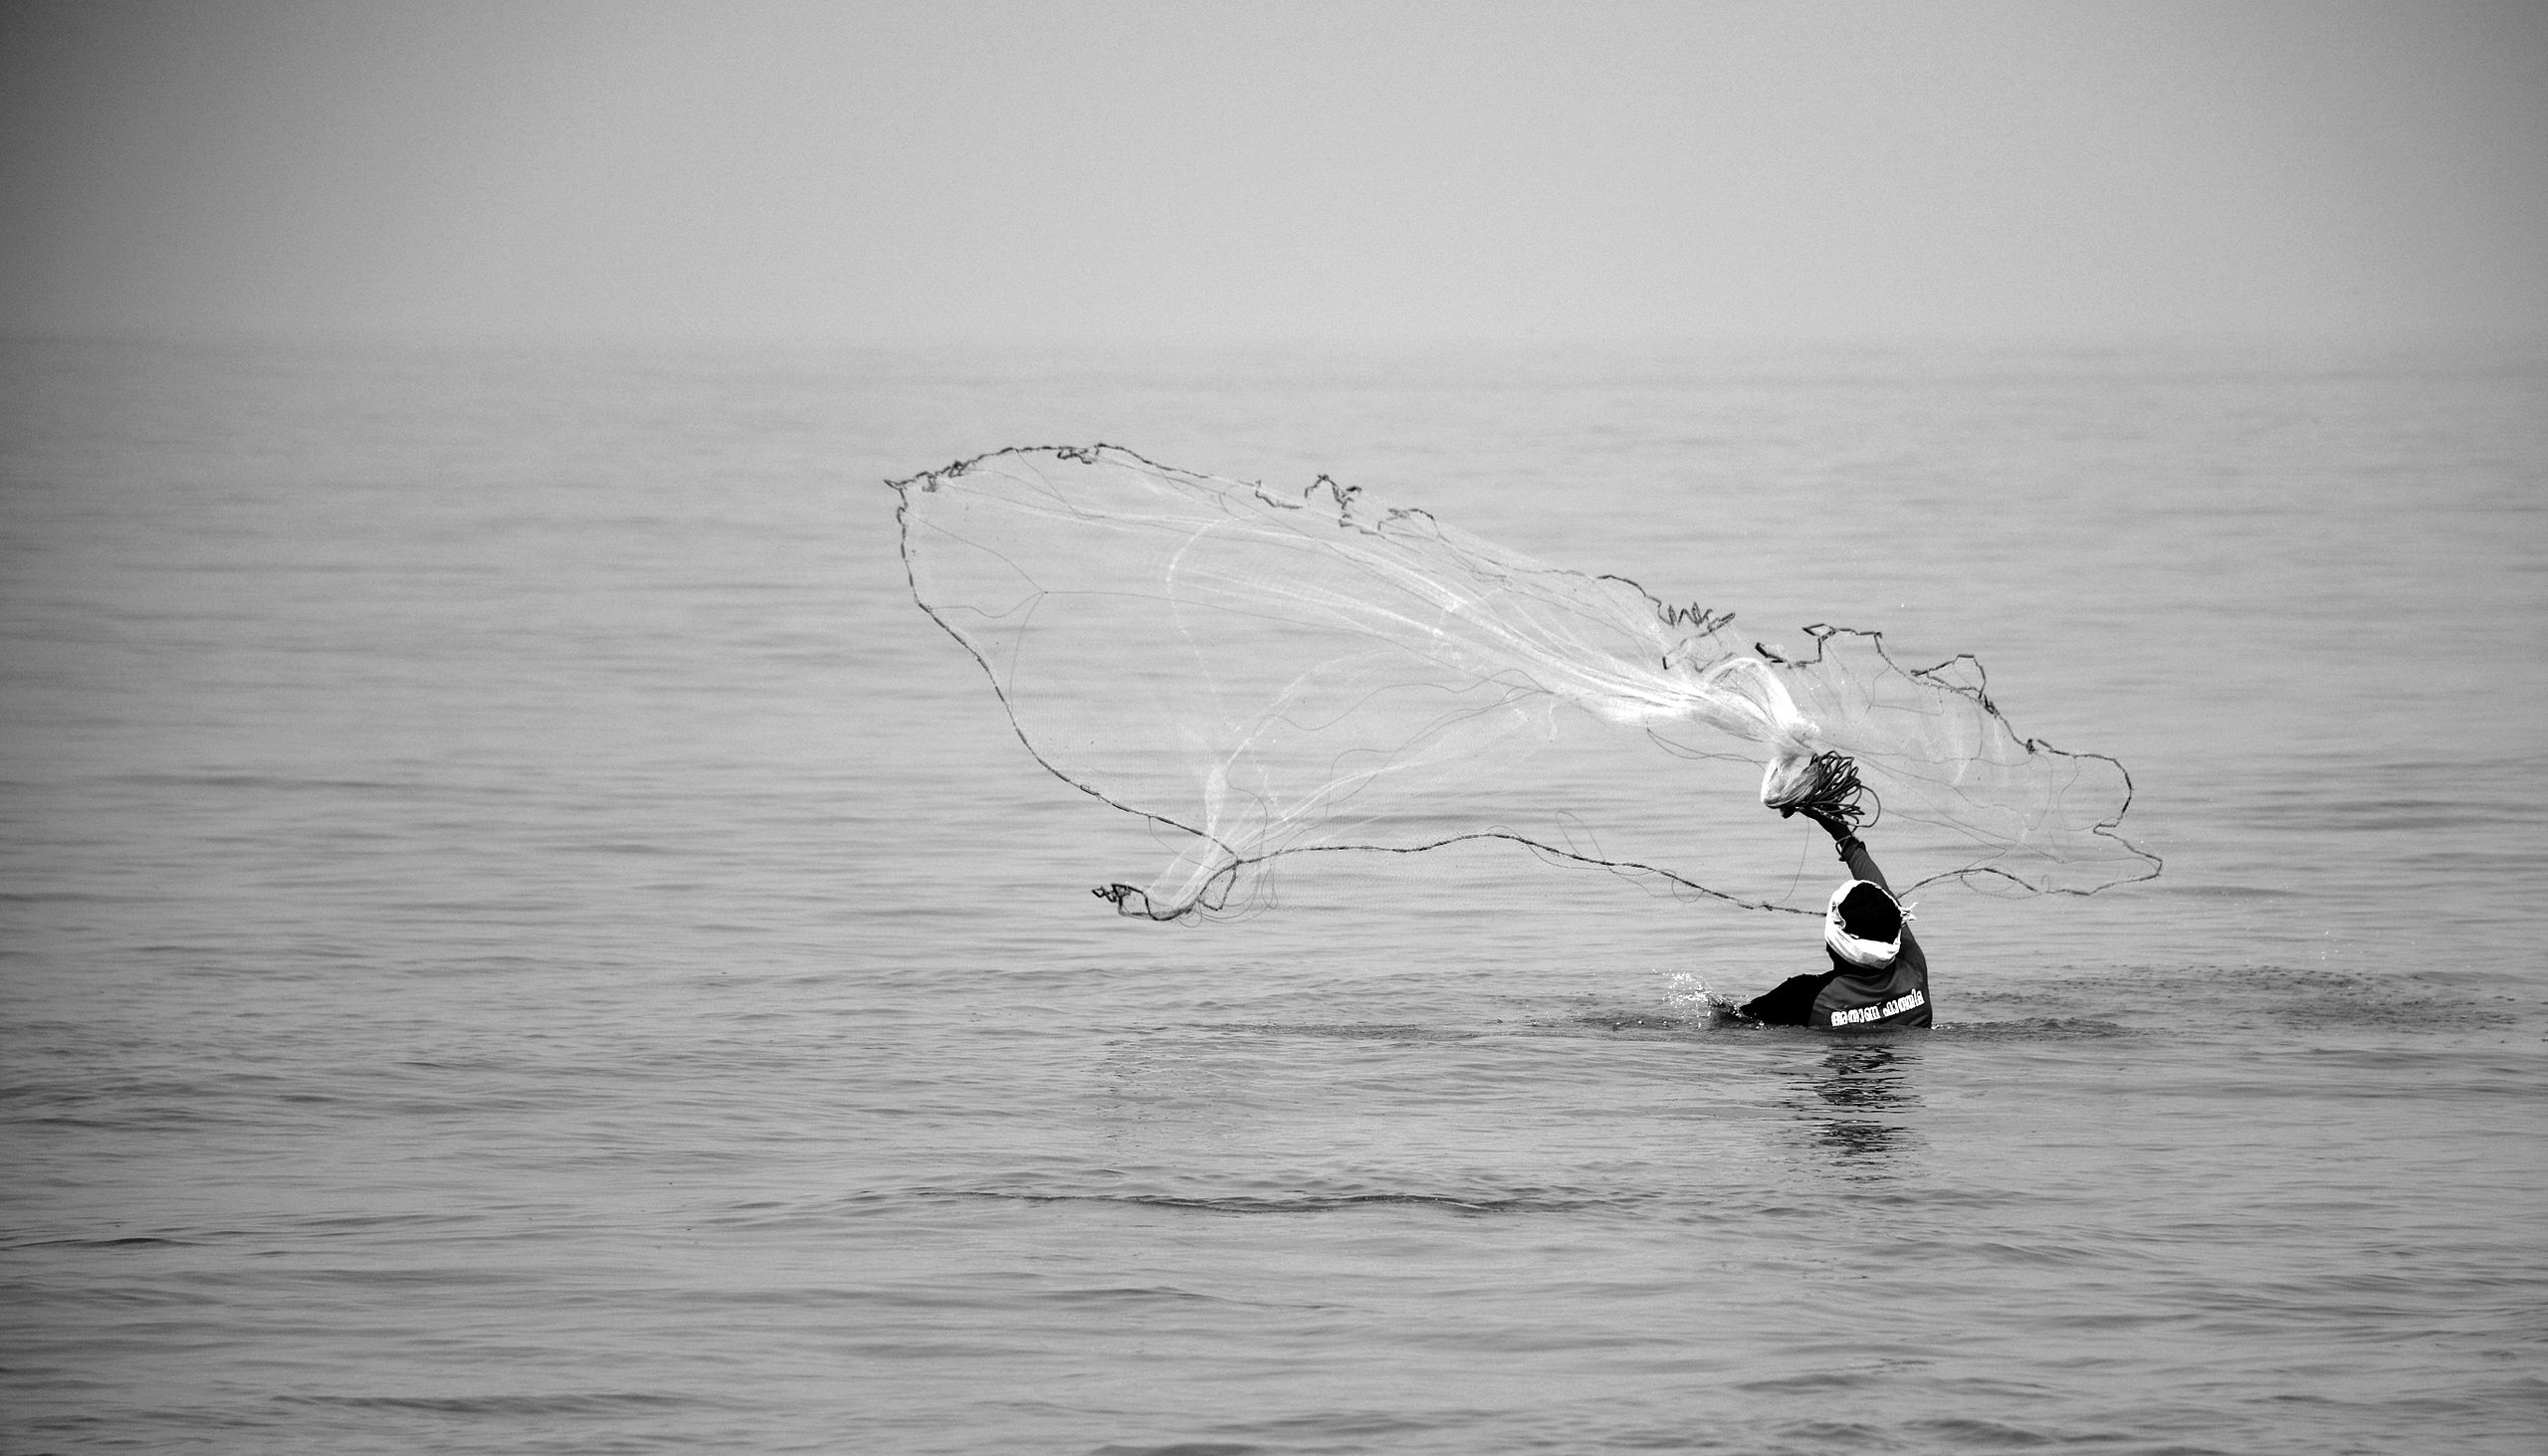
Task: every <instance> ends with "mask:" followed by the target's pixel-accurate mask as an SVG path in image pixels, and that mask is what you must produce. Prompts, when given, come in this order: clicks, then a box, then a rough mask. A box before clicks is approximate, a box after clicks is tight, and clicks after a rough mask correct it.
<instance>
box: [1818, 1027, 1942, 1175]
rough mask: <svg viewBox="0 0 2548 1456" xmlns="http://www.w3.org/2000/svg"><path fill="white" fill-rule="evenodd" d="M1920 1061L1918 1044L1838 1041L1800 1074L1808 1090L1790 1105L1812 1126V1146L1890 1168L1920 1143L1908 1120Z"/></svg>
mask: <svg viewBox="0 0 2548 1456" xmlns="http://www.w3.org/2000/svg"><path fill="white" fill-rule="evenodd" d="M1919 1060H1920V1053H1919V1047H1918V1045H1917V1044H1916V1043H1913V1044H1896V1043H1893V1042H1889V1041H1885V1042H1875V1041H1854V1040H1852V1041H1841V1042H1835V1043H1833V1044H1832V1046H1831V1047H1830V1048H1829V1049H1828V1050H1827V1051H1825V1052H1824V1053H1823V1056H1822V1060H1821V1062H1820V1063H1819V1064H1818V1065H1816V1066H1814V1067H1813V1068H1811V1069H1810V1070H1807V1071H1805V1072H1804V1073H1802V1074H1801V1078H1800V1080H1801V1081H1802V1083H1803V1084H1804V1085H1803V1089H1802V1090H1803V1093H1804V1094H1805V1095H1803V1096H1799V1097H1797V1098H1794V1099H1792V1100H1791V1101H1790V1102H1789V1104H1788V1105H1789V1106H1790V1107H1791V1108H1793V1109H1795V1110H1796V1112H1797V1113H1798V1115H1799V1116H1801V1117H1802V1118H1803V1119H1804V1120H1805V1125H1806V1127H1807V1128H1809V1129H1810V1130H1811V1133H1812V1143H1813V1145H1815V1146H1817V1147H1820V1148H1822V1149H1823V1150H1825V1151H1827V1152H1829V1153H1831V1154H1832V1156H1833V1157H1835V1158H1836V1159H1837V1160H1838V1161H1839V1162H1840V1163H1841V1164H1842V1165H1843V1166H1845V1167H1848V1168H1850V1169H1852V1170H1854V1171H1858V1172H1862V1173H1873V1172H1879V1171H1889V1170H1890V1167H1889V1165H1890V1164H1892V1163H1893V1162H1894V1161H1896V1160H1897V1159H1898V1158H1900V1157H1901V1156H1902V1155H1903V1154H1904V1153H1906V1152H1908V1151H1910V1150H1912V1148H1914V1147H1915V1146H1916V1145H1917V1144H1918V1139H1917V1136H1916V1135H1915V1134H1914V1133H1913V1131H1912V1130H1911V1129H1910V1128H1909V1127H1907V1126H1905V1124H1904V1119H1905V1117H1906V1116H1907V1115H1908V1114H1911V1113H1915V1112H1917V1111H1919V1109H1920V1097H1919V1094H1918V1093H1917V1092H1916V1091H1914V1090H1912V1087H1911V1083H1910V1079H1911V1073H1912V1070H1913V1069H1914V1068H1916V1067H1917V1066H1918V1065H1919Z"/></svg>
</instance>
